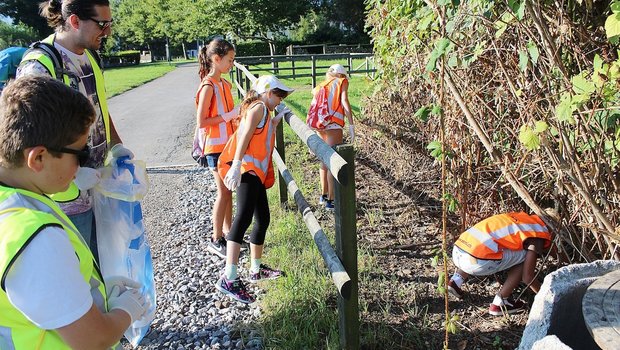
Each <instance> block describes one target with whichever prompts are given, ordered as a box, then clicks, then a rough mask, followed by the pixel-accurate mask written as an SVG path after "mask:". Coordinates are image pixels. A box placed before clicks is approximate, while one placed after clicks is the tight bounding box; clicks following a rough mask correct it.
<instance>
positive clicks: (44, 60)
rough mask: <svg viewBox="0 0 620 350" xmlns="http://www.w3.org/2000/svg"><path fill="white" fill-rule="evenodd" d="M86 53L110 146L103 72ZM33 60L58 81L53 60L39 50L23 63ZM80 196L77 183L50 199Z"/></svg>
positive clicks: (50, 38)
mask: <svg viewBox="0 0 620 350" xmlns="http://www.w3.org/2000/svg"><path fill="white" fill-rule="evenodd" d="M54 38H55V34H52V35H50V36H48V37H47V38H45V39H43V40H41V41H42V42H44V43H46V44H49V45H52V46H54ZM84 52H85V53H86V56H87V57H88V61H89V62H90V65H91V66H92V68H93V74H94V76H95V89H96V90H97V98H98V99H99V109H100V111H101V115H102V116H103V125H104V128H105V139H106V142H107V143H108V145H109V144H110V142H111V140H112V139H111V134H110V133H111V131H110V113H109V110H108V101H107V98H106V92H105V82H104V80H103V72H102V71H101V68H100V67H99V62H97V60H96V59H95V58H94V57H93V55H92V54H91V53H90V51H89V50H84ZM31 60H36V61H38V62H39V63H41V64H42V65H43V66H45V68H47V70H48V71H49V72H50V74H51V75H52V77H53V78H56V79H57V78H58V77H57V72H56V70H55V69H54V64H53V63H52V59H51V58H49V57H48V56H47V55H45V54H43V53H41V52H40V51H38V50H37V51H34V52H32V53H30V54H27V55H26V56H24V57H23V58H22V63H23V62H25V61H31ZM61 64H64V62H61ZM62 78H63V79H62V80H63V81H64V83H65V85H67V86H71V82H70V80H69V76H68V75H66V74H63V75H62ZM79 195H80V191H79V189H78V188H77V185H75V183H73V182H72V183H71V185H70V186H69V189H68V190H67V191H64V192H59V193H54V194H50V195H49V196H50V198H52V199H53V200H55V201H57V202H59V203H67V202H71V201H74V200H76V199H77V198H78V197H79Z"/></svg>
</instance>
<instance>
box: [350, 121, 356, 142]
mask: <svg viewBox="0 0 620 350" xmlns="http://www.w3.org/2000/svg"><path fill="white" fill-rule="evenodd" d="M349 137H350V138H351V143H355V131H354V130H353V124H349Z"/></svg>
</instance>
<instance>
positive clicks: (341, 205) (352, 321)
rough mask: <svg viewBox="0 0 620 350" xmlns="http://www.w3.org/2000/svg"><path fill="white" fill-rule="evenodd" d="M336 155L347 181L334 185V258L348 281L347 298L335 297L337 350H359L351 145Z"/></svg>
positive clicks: (339, 147) (341, 146) (353, 166)
mask: <svg viewBox="0 0 620 350" xmlns="http://www.w3.org/2000/svg"><path fill="white" fill-rule="evenodd" d="M336 152H338V154H340V156H341V157H342V158H344V160H345V161H346V162H347V164H348V167H347V174H346V177H347V179H348V181H347V182H346V185H341V184H340V183H338V181H334V185H335V191H334V192H335V198H334V199H335V213H334V216H335V229H336V254H338V257H339V258H340V261H342V265H343V266H344V268H345V270H346V271H347V273H348V274H349V277H350V278H351V289H350V290H351V294H350V295H349V296H348V297H346V296H344V297H343V296H338V318H339V322H338V326H339V333H340V348H341V349H347V350H349V349H355V350H357V349H359V347H360V334H359V305H358V277H357V229H356V206H357V204H356V200H355V164H354V151H353V145H350V144H345V145H339V146H336Z"/></svg>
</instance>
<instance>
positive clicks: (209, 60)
mask: <svg viewBox="0 0 620 350" xmlns="http://www.w3.org/2000/svg"><path fill="white" fill-rule="evenodd" d="M234 59H235V48H234V47H233V45H232V44H231V43H229V42H228V41H226V40H224V39H221V38H216V39H213V40H212V41H211V42H210V43H209V45H207V46H203V47H202V48H201V49H200V54H199V56H198V65H199V71H198V75H199V76H200V79H201V81H200V86H199V87H198V91H197V92H196V132H197V136H198V140H199V144H200V145H201V147H202V155H203V157H202V159H203V160H204V161H205V163H206V164H202V163H201V165H203V166H208V167H209V169H211V172H212V174H213V179H214V180H215V183H216V185H217V198H216V199H215V203H213V210H212V218H213V232H212V235H211V241H210V242H209V244H208V245H207V250H209V251H210V252H212V253H213V254H216V255H218V256H220V257H221V258H225V257H226V239H225V238H224V232H228V231H230V225H231V221H232V192H231V191H229V190H228V188H226V186H224V183H223V182H222V178H221V177H220V176H219V174H218V172H217V160H218V158H219V156H220V153H221V152H222V150H223V149H224V146H225V145H226V142H228V139H229V138H230V136H231V135H232V134H233V128H234V127H233V122H234V120H233V119H235V118H237V117H238V115H239V107H234V102H233V97H232V94H231V92H230V88H231V84H230V82H228V81H226V79H224V78H222V74H226V73H228V72H229V71H230V69H231V68H232V66H233V60H234Z"/></svg>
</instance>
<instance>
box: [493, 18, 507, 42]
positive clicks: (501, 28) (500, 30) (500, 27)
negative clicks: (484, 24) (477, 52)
mask: <svg viewBox="0 0 620 350" xmlns="http://www.w3.org/2000/svg"><path fill="white" fill-rule="evenodd" d="M493 26H494V27H495V29H497V31H496V32H495V38H497V39H499V38H500V37H501V36H502V34H504V32H505V31H506V29H507V28H508V23H506V22H504V21H501V20H498V21H496V22H495V24H494V25H493Z"/></svg>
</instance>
